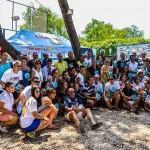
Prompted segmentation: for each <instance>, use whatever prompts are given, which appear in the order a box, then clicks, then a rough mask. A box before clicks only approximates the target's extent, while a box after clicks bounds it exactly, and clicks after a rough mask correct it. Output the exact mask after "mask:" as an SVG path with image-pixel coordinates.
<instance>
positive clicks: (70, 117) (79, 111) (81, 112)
mask: <svg viewBox="0 0 150 150" xmlns="http://www.w3.org/2000/svg"><path fill="white" fill-rule="evenodd" d="M64 105H65V111H66V114H65V119H66V120H67V121H72V122H74V123H75V125H76V127H77V131H78V132H84V131H85V129H83V128H84V127H82V126H81V120H83V119H84V118H85V117H87V118H88V119H89V120H90V121H91V123H92V126H91V129H92V130H95V129H97V128H99V127H100V126H101V125H102V123H96V121H95V120H94V117H93V114H92V112H91V110H90V109H89V108H85V107H84V105H83V103H82V101H81V100H80V99H78V98H77V97H76V96H75V89H74V88H69V89H68V92H67V96H66V97H64Z"/></svg>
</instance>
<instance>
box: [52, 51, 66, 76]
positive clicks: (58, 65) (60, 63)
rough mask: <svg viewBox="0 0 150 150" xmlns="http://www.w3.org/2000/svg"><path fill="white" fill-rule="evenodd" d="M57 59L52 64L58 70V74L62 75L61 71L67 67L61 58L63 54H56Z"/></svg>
mask: <svg viewBox="0 0 150 150" xmlns="http://www.w3.org/2000/svg"><path fill="white" fill-rule="evenodd" d="M57 58H58V61H57V62H56V63H55V64H54V66H55V67H56V68H57V69H58V70H59V75H62V73H63V71H65V70H66V69H68V65H67V63H66V61H64V60H63V56H62V54H61V53H58V54H57Z"/></svg>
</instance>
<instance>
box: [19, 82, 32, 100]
mask: <svg viewBox="0 0 150 150" xmlns="http://www.w3.org/2000/svg"><path fill="white" fill-rule="evenodd" d="M31 89H32V86H31V85H29V86H27V87H25V89H24V90H23V91H22V92H21V94H20V96H22V95H24V96H25V97H26V99H28V98H29V97H30V96H31Z"/></svg>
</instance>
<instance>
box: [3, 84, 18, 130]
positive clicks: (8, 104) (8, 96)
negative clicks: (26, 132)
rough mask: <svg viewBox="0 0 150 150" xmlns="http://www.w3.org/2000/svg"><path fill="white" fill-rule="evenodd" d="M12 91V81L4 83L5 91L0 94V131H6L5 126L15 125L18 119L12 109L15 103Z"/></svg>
mask: <svg viewBox="0 0 150 150" xmlns="http://www.w3.org/2000/svg"><path fill="white" fill-rule="evenodd" d="M14 91H15V88H14V86H13V83H11V82H8V83H6V84H5V91H4V92H3V93H1V94H0V123H1V124H0V130H1V131H2V132H7V129H6V127H8V126H11V125H15V124H16V123H17V120H18V116H17V114H16V113H14V110H13V106H14V104H15V100H14V97H13V93H14Z"/></svg>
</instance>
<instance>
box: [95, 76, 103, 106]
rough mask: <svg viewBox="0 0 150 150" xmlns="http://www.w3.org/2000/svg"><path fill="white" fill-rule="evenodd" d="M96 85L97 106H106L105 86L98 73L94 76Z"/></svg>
mask: <svg viewBox="0 0 150 150" xmlns="http://www.w3.org/2000/svg"><path fill="white" fill-rule="evenodd" d="M94 86H95V92H96V105H97V106H104V105H105V100H104V86H103V84H102V83H101V81H100V76H99V75H98V74H97V75H95V76H94Z"/></svg>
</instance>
